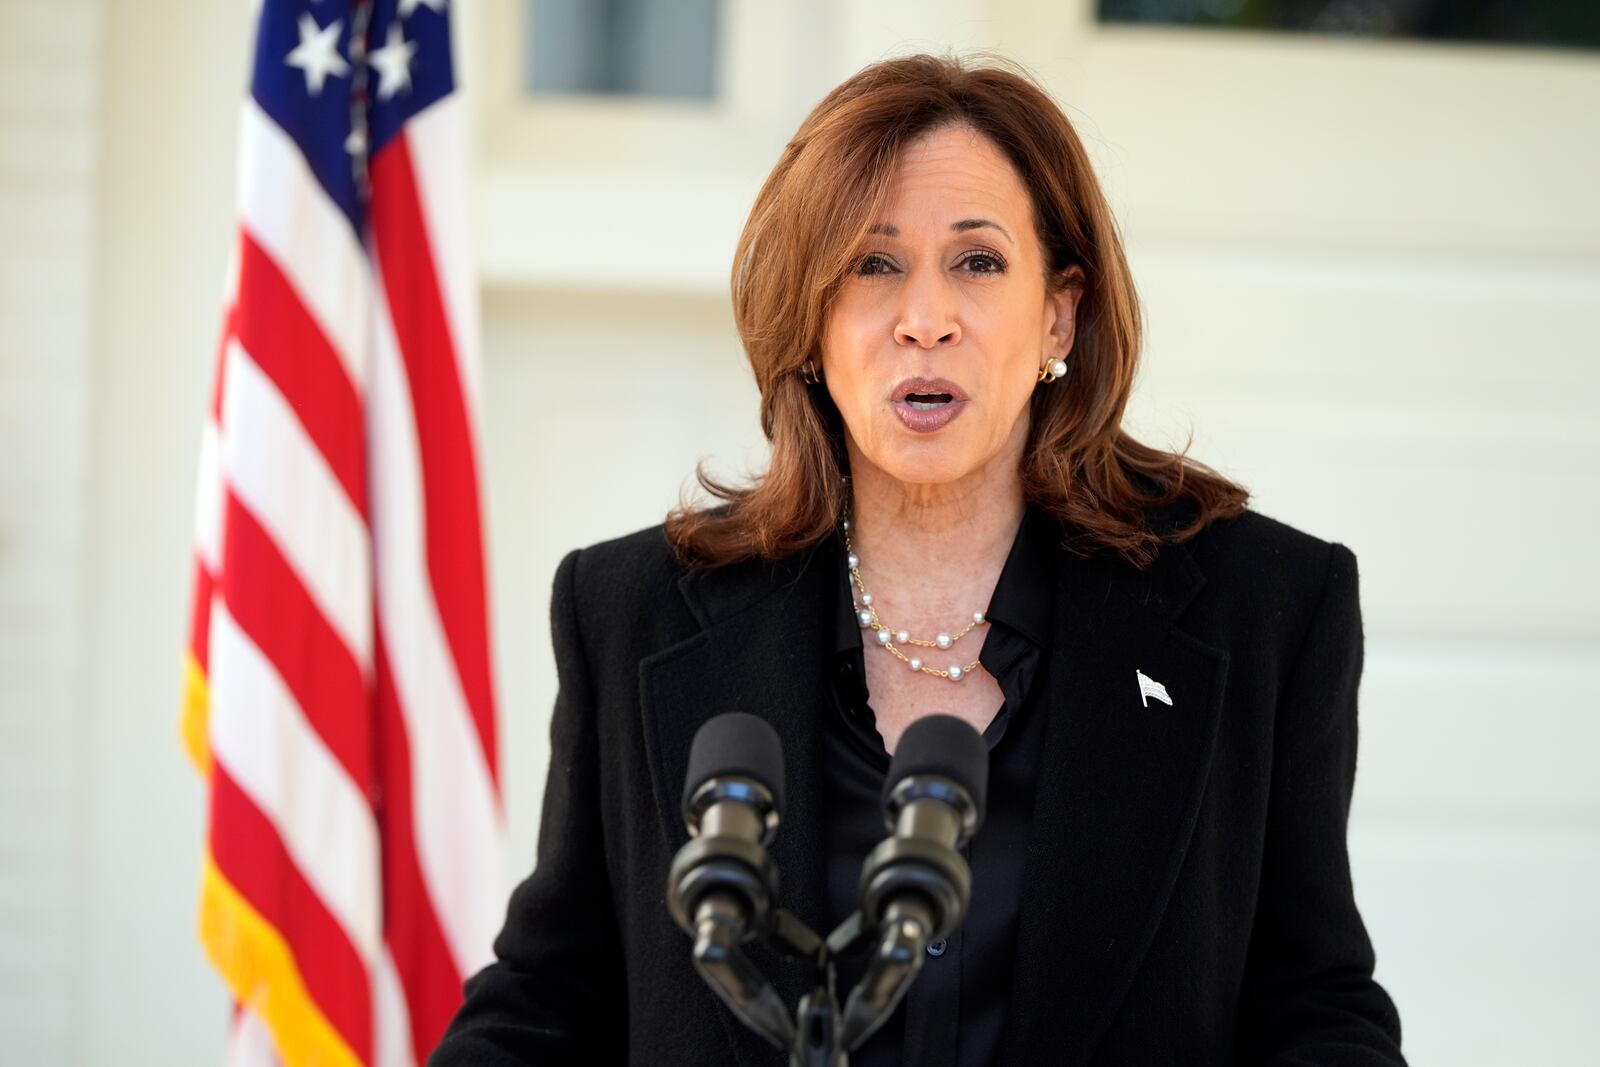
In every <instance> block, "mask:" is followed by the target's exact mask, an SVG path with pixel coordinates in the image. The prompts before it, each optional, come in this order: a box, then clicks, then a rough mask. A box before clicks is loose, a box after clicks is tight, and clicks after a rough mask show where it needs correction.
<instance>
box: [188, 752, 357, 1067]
mask: <svg viewBox="0 0 1600 1067" xmlns="http://www.w3.org/2000/svg"><path fill="white" fill-rule="evenodd" d="M211 854H212V856H213V857H214V858H215V859H216V861H217V868H218V870H220V871H221V872H222V874H223V877H225V878H227V879H228V881H229V882H230V883H232V885H233V887H234V888H235V889H237V890H238V891H239V892H240V894H241V895H243V897H244V898H245V899H246V900H248V901H249V902H250V905H251V907H253V908H255V909H256V911H258V912H259V913H260V914H261V917H262V918H263V919H265V920H266V921H267V922H268V923H270V924H271V925H272V927H273V928H274V929H275V930H277V931H278V933H279V934H281V935H282V936H283V939H284V941H285V942H286V943H287V944H288V946H289V950H290V951H291V952H292V953H293V954H294V961H295V965H296V966H297V967H298V968H299V969H300V976H301V978H303V979H304V980H305V984H306V992H308V993H309V994H310V995H311V999H312V1000H313V1001H315V1002H316V1005H317V1007H318V1008H320V1009H321V1010H322V1013H323V1014H324V1015H325V1016H327V1018H328V1022H329V1023H330V1024H332V1026H333V1028H334V1029H335V1030H336V1031H338V1033H339V1036H341V1037H343V1038H344V1039H345V1041H346V1042H348V1043H349V1045H350V1047H351V1049H353V1050H354V1051H355V1053H356V1055H357V1056H358V1057H360V1059H361V1062H362V1063H371V1062H372V992H371V985H370V983H369V981H368V978H367V970H366V966H365V965H364V964H363V963H362V961H361V957H360V956H359V955H357V953H356V951H355V949H354V948H353V947H352V946H351V944H350V940H349V938H347V937H346V936H345V932H344V930H343V929H342V928H341V927H340V926H339V924H338V922H337V921H336V920H335V919H334V917H333V916H332V915H331V914H330V913H329V912H328V909H327V908H325V907H324V906H323V904H322V900H321V898H319V897H318V896H317V894H316V891H315V890H313V889H312V888H311V885H310V884H309V883H308V882H307V881H306V880H305V878H304V877H303V876H302V875H301V873H300V871H299V868H297V867H296V866H295V864H294V861H293V860H292V859H290V857H289V853H288V852H287V850H285V848H284V846H283V840H282V839H281V838H280V837H279V836H278V831H277V828H276V827H274V826H273V825H272V823H271V822H270V821H269V820H268V819H267V817H266V816H265V815H263V814H262V813H261V811H260V810H259V809H258V808H257V807H256V806H255V804H254V803H253V802H252V801H251V800H250V798H249V797H248V796H246V795H245V793H244V791H243V790H241V789H240V788H239V787H238V786H237V785H236V784H234V782H233V780H232V779H231V778H229V777H228V774H227V771H226V769H225V768H224V767H223V765H222V764H221V763H220V762H213V763H212V773H211Z"/></svg>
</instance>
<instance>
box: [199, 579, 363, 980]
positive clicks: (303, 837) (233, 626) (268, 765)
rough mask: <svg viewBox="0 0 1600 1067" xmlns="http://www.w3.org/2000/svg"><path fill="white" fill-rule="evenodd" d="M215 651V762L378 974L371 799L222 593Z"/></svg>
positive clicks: (215, 602) (215, 614) (216, 607)
mask: <svg viewBox="0 0 1600 1067" xmlns="http://www.w3.org/2000/svg"><path fill="white" fill-rule="evenodd" d="M210 652H211V661H210V671H209V672H208V676H209V679H210V696H211V715H210V732H211V752H212V755H213V756H214V757H215V758H216V760H217V762H218V763H219V764H220V765H221V766H222V767H224V768H225V769H226V771H227V774H228V777H230V778H232V779H233V780H234V781H235V782H236V783H238V785H239V788H240V789H242V790H243V791H244V792H245V794H246V795H247V796H249V797H250V799H251V800H252V801H253V802H254V803H255V805H256V807H257V808H259V809H261V813H262V814H263V815H265V816H266V817H267V819H268V820H270V821H271V822H272V824H273V826H275V827H276V828H277V830H278V834H279V836H280V837H282V838H283V844H284V848H285V849H286V850H287V851H288V853H289V857H290V859H292V860H293V861H294V865H295V866H296V867H297V868H298V869H299V871H300V873H301V874H302V875H303V876H304V877H305V879H306V881H307V882H308V883H310V885H311V888H312V889H313V890H314V891H315V892H316V894H317V896H318V897H319V898H320V899H321V900H322V903H323V905H324V906H325V907H326V908H327V909H328V911H329V913H330V914H332V915H333V917H334V919H335V920H336V921H337V922H338V923H339V925H340V927H341V928H343V930H344V932H345V935H346V936H347V937H349V939H350V944H351V945H352V947H354V948H355V950H356V954H357V955H359V956H360V957H361V958H362V959H363V960H366V961H368V968H367V970H368V973H369V974H370V973H372V971H373V969H374V968H373V967H372V966H371V964H372V963H373V962H375V961H376V960H377V958H378V954H379V952H380V951H381V950H382V938H383V931H382V918H381V908H380V906H379V900H380V897H379V894H380V892H381V887H380V882H379V873H378V871H379V868H378V847H379V845H378V826H377V822H376V820H375V819H374V818H373V816H372V809H371V807H370V806H369V805H368V803H367V798H366V795H365V794H364V793H363V792H362V791H361V790H360V789H358V788H357V787H356V785H355V783H353V782H352V781H351V780H350V777H349V775H347V774H346V773H345V771H344V768H343V767H342V766H340V765H339V761H338V760H337V759H336V758H335V757H334V755H333V753H331V752H329V751H328V746H327V745H326V744H324V743H323V741H322V738H321V737H320V736H318V734H317V732H316V731H315V730H314V729H312V728H311V724H310V723H308V722H307V721H306V718H305V713H304V712H303V711H302V710H301V709H300V706H299V704H297V703H296V702H295V699H294V695H293V694H292V693H290V692H289V689H288V687H287V686H286V685H285V684H284V681H283V678H282V676H280V675H279V674H278V672H277V669H276V668H274V667H273V665H272V663H271V661H269V660H268V659H267V657H266V656H265V655H263V654H262V652H261V649H260V648H259V647H257V645H256V644H255V642H254V641H252V640H250V637H249V635H247V634H246V633H245V632H244V631H243V630H242V629H240V628H239V624H238V623H237V622H235V621H234V619H233V616H232V615H230V614H229V613H228V608H227V605H226V604H225V603H224V602H223V599H222V597H220V596H217V597H214V598H213V599H212V602H211V648H210Z"/></svg>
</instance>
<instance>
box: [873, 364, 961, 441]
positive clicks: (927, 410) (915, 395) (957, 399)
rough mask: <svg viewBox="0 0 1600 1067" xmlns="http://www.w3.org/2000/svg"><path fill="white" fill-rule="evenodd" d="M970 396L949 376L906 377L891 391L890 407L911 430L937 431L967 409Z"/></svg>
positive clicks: (922, 431)
mask: <svg viewBox="0 0 1600 1067" xmlns="http://www.w3.org/2000/svg"><path fill="white" fill-rule="evenodd" d="M969 399H970V398H969V397H968V396H967V394H966V392H965V391H964V390H963V389H962V388H961V387H960V386H959V385H957V384H956V383H955V382H952V381H951V380H950V379H948V378H902V379H901V380H900V381H898V382H896V383H895V386H894V389H893V390H892V391H891V392H890V394H889V406H890V407H892V408H893V409H894V413H895V414H896V415H898V416H900V421H901V422H903V423H904V424H905V426H906V428H907V429H909V430H912V431H914V432H916V433H933V432H934V431H935V430H939V429H943V428H944V427H945V426H947V425H948V424H949V423H950V422H951V421H952V420H953V419H955V418H956V417H957V416H959V415H960V414H961V413H962V412H963V411H965V410H966V407H967V402H968V400H969Z"/></svg>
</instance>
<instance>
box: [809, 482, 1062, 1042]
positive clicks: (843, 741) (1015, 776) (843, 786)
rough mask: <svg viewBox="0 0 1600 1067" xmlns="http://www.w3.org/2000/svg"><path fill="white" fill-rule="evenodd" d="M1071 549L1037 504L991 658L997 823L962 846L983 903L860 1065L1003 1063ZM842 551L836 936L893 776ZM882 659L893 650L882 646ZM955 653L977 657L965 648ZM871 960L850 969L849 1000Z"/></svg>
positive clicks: (829, 717)
mask: <svg viewBox="0 0 1600 1067" xmlns="http://www.w3.org/2000/svg"><path fill="white" fill-rule="evenodd" d="M1059 541H1060V527H1059V525H1058V524H1057V523H1056V522H1055V520H1054V519H1053V518H1051V517H1050V515H1049V514H1048V513H1047V512H1044V511H1041V510H1039V509H1037V508H1035V507H1033V506H1031V505H1030V506H1029V507H1028V508H1027V510H1026V512H1025V514H1024V516H1023V521H1022V524H1021V525H1020V527H1019V528H1018V530H1017V536H1016V539H1015V540H1014V541H1013V542H1012V545H1011V552H1010V554H1009V555H1008V556H1007V557H1006V562H1005V566H1004V567H1003V568H1002V570H1001V572H1000V579H999V581H998V582H997V583H996V585H995V590H994V597H993V599H992V600H991V601H990V603H989V606H988V607H987V608H986V609H985V618H986V619H987V620H988V622H989V624H990V625H989V632H988V636H987V637H986V638H985V639H984V643H983V648H982V650H981V651H980V652H979V654H978V660H979V662H980V663H981V664H982V665H983V669H984V670H986V671H988V672H989V673H990V674H991V675H993V676H994V678H995V679H996V681H998V682H999V684H1000V690H1001V692H1002V694H1003V695H1004V697H1005V703H1004V704H1003V705H1002V706H1001V707H1000V709H999V712H998V714H996V715H995V717H994V720H993V722H991V723H990V724H989V727H988V728H987V729H986V730H985V731H984V735H983V739H984V741H985V743H986V744H987V745H988V748H989V796H988V805H987V811H986V814H985V816H984V822H983V825H982V826H981V827H980V828H979V830H978V833H977V835H976V836H975V837H974V838H973V840H972V841H970V842H968V843H967V845H966V846H964V847H963V848H962V854H963V855H964V856H965V857H966V860H967V863H968V864H969V865H970V867H971V869H972V903H971V907H970V908H969V909H968V912H967V916H966V919H965V920H964V922H963V923H962V925H961V927H960V928H959V929H957V930H956V932H955V933H954V934H953V935H952V936H950V937H949V938H947V939H944V940H943V941H937V942H934V943H933V944H931V945H929V946H928V955H929V957H930V958H929V959H927V960H926V961H925V962H924V965H923V967H922V971H921V973H920V974H918V976H917V978H916V981H915V982H914V983H913V984H912V986H911V988H910V989H909V990H908V991H907V993H906V996H905V998H904V999H903V1000H902V1001H901V1003H900V1005H899V1007H898V1008H896V1009H895V1013H894V1015H893V1016H892V1017H891V1018H890V1019H889V1021H888V1022H886V1023H885V1024H884V1025H883V1027H882V1028H881V1029H880V1030H879V1031H878V1032H877V1033H876V1034H874V1035H873V1036H872V1037H871V1038H869V1039H868V1040H867V1042H866V1044H864V1045H862V1046H861V1047H860V1048H859V1049H857V1050H856V1051H855V1052H854V1053H853V1054H852V1055H851V1057H850V1062H851V1064H852V1065H853V1067H885V1065H889V1064H899V1063H908V1064H919V1065H927V1067H938V1065H942V1064H958V1063H959V1064H962V1065H963V1067H966V1065H973V1064H992V1063H993V1062H994V1061H995V1057H996V1055H997V1054H998V1051H999V1048H1000V1041H1001V1034H1002V1031H1003V1030H1004V1027H1005V1023H1006V1015H1007V1012H1008V1010H1009V1007H1010V1000H1011V970H1012V963H1013V961H1014V960H1015V958H1016V952H1017V911H1018V901H1019V899H1020V894H1021V886H1022V868H1023V861H1024V858H1025V855H1026V850H1027V839H1028V826H1029V823H1030V822H1031V821H1032V817H1033V803H1032V798H1033V793H1034V789H1033V787H1034V779H1035V777H1036V775H1037V771H1038V759H1039V750H1040V746H1041V741H1042V738H1043V727H1044V719H1045V713H1046V710H1047V709H1042V708H1037V707H1034V706H1032V705H1031V703H1030V700H1029V694H1030V693H1035V692H1038V691H1040V687H1038V686H1037V685H1035V682H1036V681H1037V679H1038V676H1039V674H1040V671H1041V670H1042V669H1043V667H1044V662H1043V661H1044V656H1043V653H1044V650H1045V649H1046V648H1047V647H1049V634H1050V627H1051V625H1052V622H1053V619H1052V614H1053V610H1054V609H1053V604H1054V600H1053V596H1052V593H1053V591H1054V589H1055V577H1056V571H1055V568H1056V559H1057V556H1058V555H1059V548H1058V545H1059ZM834 542H835V560H834V566H835V568H836V572H837V574H838V580H837V581H836V582H835V583H834V586H835V590H836V596H835V602H834V615H835V620H836V621H835V629H834V639H833V641H832V646H833V647H832V651H831V653H830V657H829V670H828V677H829V679H830V681H831V682H832V684H831V685H828V686H824V687H823V694H824V700H825V702H826V703H827V705H828V706H827V708H826V709H825V710H824V715H823V721H824V724H825V728H824V730H823V732H822V745H823V756H824V764H823V766H824V767H825V768H826V769H827V770H826V773H825V774H824V776H823V779H824V787H823V788H824V805H825V808H824V810H825V814H826V818H827V821H826V826H827V831H826V832H827V841H828V861H827V884H828V904H829V908H830V913H829V916H828V920H829V929H832V927H833V926H834V925H837V924H838V923H839V922H842V921H843V920H844V919H845V918H847V917H848V916H849V915H850V913H851V912H853V911H855V909H856V905H857V903H858V896H857V894H858V890H859V879H860V877H861V864H862V861H863V860H864V859H865V858H866V855H867V853H868V852H870V851H871V850H872V847H873V846H874V845H876V844H877V843H878V842H879V841H881V840H882V839H883V838H884V837H885V836H886V835H887V829H886V828H885V826H884V821H883V812H882V809H881V807H880V806H879V794H880V791H881V789H882V786H883V779H884V776H885V774H887V772H888V769H889V755H888V752H887V751H886V750H885V748H884V744H883V738H882V737H881V736H880V735H879V733H878V729H877V725H876V720H875V716H874V713H873V711H872V708H871V706H870V705H869V704H868V699H869V694H868V692H867V683H866V669H865V659H864V655H865V651H864V646H863V642H862V630H861V628H860V624H859V622H858V620H857V619H856V608H855V598H854V596H853V595H852V588H851V583H850V575H849V571H848V570H847V569H846V566H845V558H844V557H845V551H844V546H843V542H842V539H841V538H839V537H838V536H835V538H834ZM957 647H959V646H957ZM872 654H873V655H882V656H887V655H889V653H888V652H886V651H883V650H881V649H876V648H874V649H873V650H872ZM970 654H971V653H970V652H969V653H968V654H967V655H970ZM951 657H952V661H955V660H956V659H958V658H959V659H966V658H967V657H966V656H961V655H959V653H955V652H952V653H951ZM924 659H925V660H927V659H928V657H926V656H924ZM929 662H930V663H931V662H937V661H932V660H930V661H929ZM901 666H902V669H906V670H909V669H910V668H909V667H906V666H905V665H904V664H901ZM939 684H940V685H960V684H962V683H960V682H941V683H939ZM938 692H939V690H938V688H937V687H936V686H934V685H933V684H930V685H929V686H928V693H929V698H930V710H937V699H936V698H937V693H938ZM864 963H865V960H864V958H857V959H854V960H848V961H841V964H840V968H839V998H840V1002H841V1004H842V1003H843V1001H844V999H845V998H846V997H847V996H848V995H849V992H850V989H851V988H852V987H853V986H854V984H855V982H856V981H857V980H858V979H859V978H860V976H861V972H862V970H863V969H864Z"/></svg>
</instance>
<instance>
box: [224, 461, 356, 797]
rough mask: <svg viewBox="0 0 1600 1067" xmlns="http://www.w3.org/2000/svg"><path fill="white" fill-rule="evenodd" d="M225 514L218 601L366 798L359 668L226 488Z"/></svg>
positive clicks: (297, 579) (285, 562) (293, 574)
mask: <svg viewBox="0 0 1600 1067" xmlns="http://www.w3.org/2000/svg"><path fill="white" fill-rule="evenodd" d="M225 507H226V518H225V521H224V529H225V531H226V533H225V534H224V547H223V559H225V560H227V561H228V564H227V568H226V570H225V572H224V574H223V576H222V595H223V600H224V601H225V602H226V603H227V605H228V611H229V612H230V613H231V614H232V615H233V617H234V618H235V619H236V620H238V623H239V627H240V629H242V630H243V631H244V632H245V633H246V634H247V635H249V637H250V639H251V640H252V641H254V642H255V644H256V647H257V648H259V649H261V652H262V654H263V655H264V656H266V658H267V660H268V661H269V662H271V664H272V665H273V667H274V668H275V669H276V670H277V672H278V673H279V674H280V675H281V676H282V677H283V681H284V684H285V685H287V686H288V688H289V692H290V693H292V694H293V695H294V699H295V702H296V703H297V704H299V705H300V710H301V711H303V712H304V713H305V716H306V719H307V721H309V722H310V723H311V727H312V729H314V730H316V732H317V735H318V736H319V737H321V738H322V740H323V742H324V743H325V744H326V745H327V746H328V748H329V750H330V751H332V752H333V755H334V758H336V759H337V760H338V761H339V764H340V765H341V766H342V767H343V768H344V771H345V773H346V774H347V775H349V776H350V779H351V781H353V782H354V783H355V785H356V788H358V789H360V790H361V791H362V792H363V793H365V794H367V795H368V796H369V797H370V796H371V795H372V792H373V766H372V759H373V756H372V745H373V741H372V710H371V705H370V704H369V693H368V688H367V682H366V679H365V678H364V677H363V676H362V672H361V667H360V665H359V664H358V663H357V661H356V659H355V657H354V656H353V655H352V654H351V652H350V649H349V648H347V647H346V646H345V643H344V641H343V639H342V638H341V637H340V636H339V634H338V632H337V631H336V630H334V628H333V627H332V626H330V625H328V620H327V618H326V617H325V616H324V615H323V614H322V612H321V610H320V609H319V608H318V607H317V605H316V603H315V602H314V601H313V600H312V599H311V596H310V594H308V593H307V592H306V588H305V585H304V583H302V582H301V581H300V576H299V574H297V573H296V572H295V569H294V567H293V566H292V565H290V563H289V561H288V560H286V559H284V557H283V554H282V553H280V552H279V551H278V546H277V545H276V544H274V543H273V541H272V538H271V537H270V536H269V535H268V534H267V532H266V531H265V530H264V529H262V527H261V524H260V523H259V522H257V521H256V517H255V516H254V515H252V514H251V513H250V509H249V508H247V507H245V506H244V504H243V503H241V502H240V500H239V498H238V497H236V496H235V495H234V494H233V490H232V488H231V487H230V488H229V490H228V493H227V500H226V504H225Z"/></svg>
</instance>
